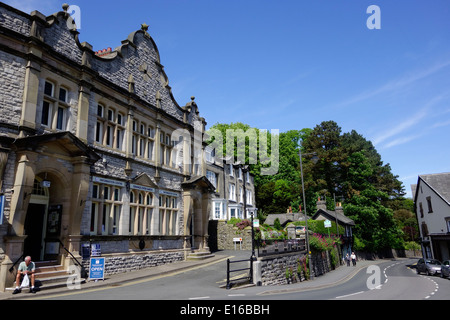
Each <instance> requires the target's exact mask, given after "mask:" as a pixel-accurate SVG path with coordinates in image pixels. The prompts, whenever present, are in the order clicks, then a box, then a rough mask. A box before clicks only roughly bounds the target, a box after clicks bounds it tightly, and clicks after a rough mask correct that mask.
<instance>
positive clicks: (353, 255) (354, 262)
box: [351, 252, 356, 267]
mask: <svg viewBox="0 0 450 320" xmlns="http://www.w3.org/2000/svg"><path fill="white" fill-rule="evenodd" d="M351 258H352V263H353V266H354V267H355V266H356V255H355V253H354V252H352V255H351Z"/></svg>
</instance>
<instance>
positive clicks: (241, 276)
mask: <svg viewBox="0 0 450 320" xmlns="http://www.w3.org/2000/svg"><path fill="white" fill-rule="evenodd" d="M245 276H248V272H246V273H243V274H239V275H237V276H234V277H231V278H230V280H235V279H240V278H243V277H245ZM224 282H227V279H224V280H221V281H217V282H216V283H224Z"/></svg>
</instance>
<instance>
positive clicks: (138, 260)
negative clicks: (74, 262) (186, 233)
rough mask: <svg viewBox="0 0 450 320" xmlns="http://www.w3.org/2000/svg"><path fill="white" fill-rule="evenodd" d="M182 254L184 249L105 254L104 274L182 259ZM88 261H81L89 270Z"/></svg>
mask: <svg viewBox="0 0 450 320" xmlns="http://www.w3.org/2000/svg"><path fill="white" fill-rule="evenodd" d="M184 254H185V253H184V251H164V252H149V251H147V252H133V253H129V254H106V255H102V257H104V258H105V275H113V274H120V273H126V272H131V271H137V270H140V269H145V268H150V267H156V266H161V265H165V264H169V263H173V262H177V261H183V260H184ZM89 262H90V260H89V259H84V260H83V261H82V264H83V267H84V268H85V269H86V270H89Z"/></svg>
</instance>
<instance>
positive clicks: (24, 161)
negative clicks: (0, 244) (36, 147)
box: [9, 152, 37, 236]
mask: <svg viewBox="0 0 450 320" xmlns="http://www.w3.org/2000/svg"><path fill="white" fill-rule="evenodd" d="M17 157H18V159H19V160H18V164H17V170H16V176H15V181H14V189H13V191H14V193H13V195H12V197H11V204H10V216H9V223H10V224H11V226H12V230H11V232H12V235H19V236H20V235H22V234H23V228H24V224H25V218H26V209H27V208H28V202H29V201H30V196H31V192H32V191H33V183H34V178H35V164H36V160H37V155H36V154H35V153H31V152H24V153H22V154H18V155H17Z"/></svg>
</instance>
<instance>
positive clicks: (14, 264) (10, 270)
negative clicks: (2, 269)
mask: <svg viewBox="0 0 450 320" xmlns="http://www.w3.org/2000/svg"><path fill="white" fill-rule="evenodd" d="M24 255H25V253H22V255H21V256H20V257H19V259H17V260H16V262H14V263H13V265H12V267H11V268H9V272H13V271H14V267H15V266H16V264H17V263H18V262H19V261H20V260H22V259H23V256H24Z"/></svg>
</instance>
